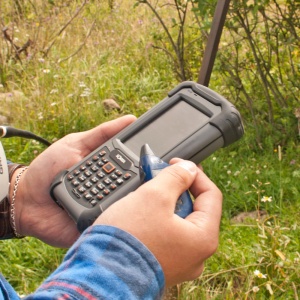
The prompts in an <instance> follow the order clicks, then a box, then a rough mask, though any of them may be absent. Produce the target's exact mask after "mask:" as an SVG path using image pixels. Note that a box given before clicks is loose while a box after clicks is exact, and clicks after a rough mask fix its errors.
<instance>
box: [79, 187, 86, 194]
mask: <svg viewBox="0 0 300 300" xmlns="http://www.w3.org/2000/svg"><path fill="white" fill-rule="evenodd" d="M77 191H78V192H79V193H81V194H83V193H84V192H85V191H86V188H84V187H83V186H80V187H79V188H78V189H77Z"/></svg>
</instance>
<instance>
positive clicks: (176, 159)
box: [169, 157, 203, 171]
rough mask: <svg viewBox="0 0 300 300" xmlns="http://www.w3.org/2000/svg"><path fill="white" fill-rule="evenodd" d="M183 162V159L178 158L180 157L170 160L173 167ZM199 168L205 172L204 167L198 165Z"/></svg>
mask: <svg viewBox="0 0 300 300" xmlns="http://www.w3.org/2000/svg"><path fill="white" fill-rule="evenodd" d="M181 160H183V159H182V158H178V157H174V158H172V159H171V160H170V162H169V163H170V164H171V165H173V164H175V163H177V162H180V161H181ZM198 168H200V170H202V171H203V167H202V165H200V164H199V165H198Z"/></svg>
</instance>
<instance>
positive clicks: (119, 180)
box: [116, 178, 124, 185]
mask: <svg viewBox="0 0 300 300" xmlns="http://www.w3.org/2000/svg"><path fill="white" fill-rule="evenodd" d="M123 182H124V181H123V179H121V178H119V179H117V180H116V183H117V184H118V185H121V184H122V183H123Z"/></svg>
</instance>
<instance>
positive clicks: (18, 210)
mask: <svg viewBox="0 0 300 300" xmlns="http://www.w3.org/2000/svg"><path fill="white" fill-rule="evenodd" d="M27 169H28V167H25V166H23V165H17V166H16V167H15V168H14V170H12V172H11V173H10V188H9V202H10V224H11V228H12V230H13V233H14V236H15V237H17V238H21V237H23V236H24V235H23V232H22V226H21V222H20V219H21V215H22V207H23V202H24V201H23V193H22V192H23V188H22V182H21V180H22V176H23V175H24V173H25V172H26V171H27Z"/></svg>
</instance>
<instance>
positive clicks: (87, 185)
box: [84, 181, 93, 189]
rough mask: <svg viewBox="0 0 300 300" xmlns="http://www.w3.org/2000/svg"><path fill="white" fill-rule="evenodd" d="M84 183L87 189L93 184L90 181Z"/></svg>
mask: <svg viewBox="0 0 300 300" xmlns="http://www.w3.org/2000/svg"><path fill="white" fill-rule="evenodd" d="M84 185H85V187H87V188H88V189H89V188H91V187H92V186H93V184H92V183H91V182H90V181H88V182H86V183H85V184H84Z"/></svg>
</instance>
